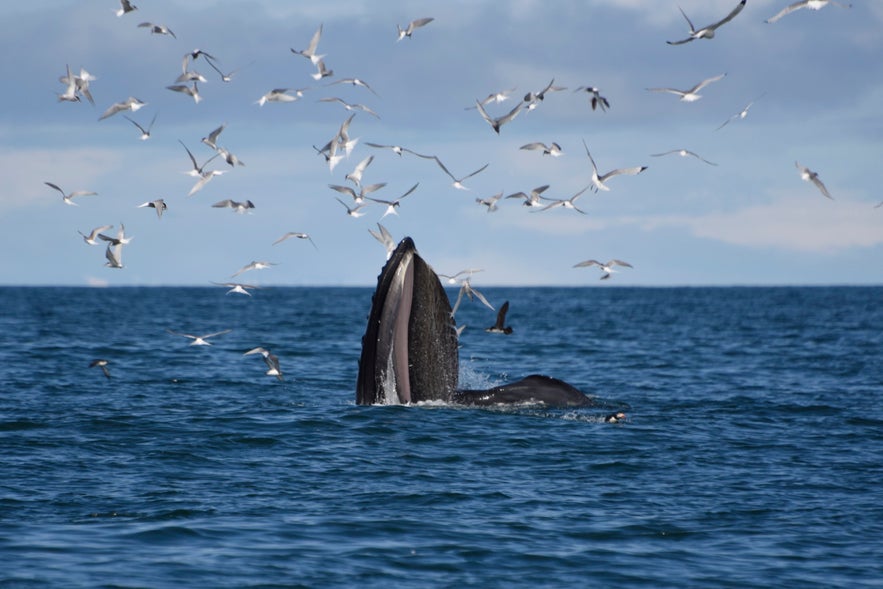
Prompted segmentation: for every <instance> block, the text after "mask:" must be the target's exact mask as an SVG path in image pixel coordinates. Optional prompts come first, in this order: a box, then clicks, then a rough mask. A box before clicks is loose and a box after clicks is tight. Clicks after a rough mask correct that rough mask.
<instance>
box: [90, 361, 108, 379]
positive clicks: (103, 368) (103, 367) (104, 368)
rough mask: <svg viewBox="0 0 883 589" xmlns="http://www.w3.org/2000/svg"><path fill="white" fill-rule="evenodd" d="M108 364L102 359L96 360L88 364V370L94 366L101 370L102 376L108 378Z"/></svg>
mask: <svg viewBox="0 0 883 589" xmlns="http://www.w3.org/2000/svg"><path fill="white" fill-rule="evenodd" d="M108 364H109V362H108V361H107V360H105V359H104V358H96V359H95V360H92V361H91V362H89V368H95V367H96V366H97V367H98V368H100V369H101V372H103V373H104V376H105V377H107V378H110V370H108V369H107V365H108Z"/></svg>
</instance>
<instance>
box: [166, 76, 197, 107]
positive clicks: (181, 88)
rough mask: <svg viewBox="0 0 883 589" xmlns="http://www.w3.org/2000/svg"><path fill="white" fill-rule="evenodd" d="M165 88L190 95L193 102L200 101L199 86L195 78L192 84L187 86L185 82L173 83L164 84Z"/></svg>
mask: <svg viewBox="0 0 883 589" xmlns="http://www.w3.org/2000/svg"><path fill="white" fill-rule="evenodd" d="M166 89H168V90H171V91H172V92H180V93H181V94H186V95H187V96H190V97H191V98H193V102H194V103H195V104H199V103H200V102H202V96H200V94H199V86H197V84H196V80H193V85H192V86H188V85H187V84H173V85H171V86H166Z"/></svg>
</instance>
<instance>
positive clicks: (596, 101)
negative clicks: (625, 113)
mask: <svg viewBox="0 0 883 589" xmlns="http://www.w3.org/2000/svg"><path fill="white" fill-rule="evenodd" d="M580 90H584V91H585V92H586V93H588V94H591V95H592V98H591V99H590V100H589V104H591V105H592V110H595V109H596V108H597V107H599V106H600V107H601V110H603V111H607V109H608V108H610V102H609V101H608V100H607V99H606V98H604V97H603V96H601V91H600V90H599V89H598V88H596V87H594V86H580V87H579V88H577V89H576V90H574V92H579V91H580Z"/></svg>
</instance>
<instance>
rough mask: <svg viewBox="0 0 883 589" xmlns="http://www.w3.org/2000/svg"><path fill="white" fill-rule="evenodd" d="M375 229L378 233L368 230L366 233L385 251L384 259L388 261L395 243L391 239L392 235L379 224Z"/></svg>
mask: <svg viewBox="0 0 883 589" xmlns="http://www.w3.org/2000/svg"><path fill="white" fill-rule="evenodd" d="M377 229H378V231H372V230H371V229H369V230H368V233H370V234H371V236H372V237H373V238H374V239H376V240H377V241H379V242H380V245H382V246H383V248H384V249H385V250H386V259H387V260H388V259H389V258H390V257H391V256H392V252H394V251H395V249H396V241H395V239H393V237H392V233H390V232H389V230H388V229H387V228H386V227H384V226H383V225H381V224H380V223H378V224H377Z"/></svg>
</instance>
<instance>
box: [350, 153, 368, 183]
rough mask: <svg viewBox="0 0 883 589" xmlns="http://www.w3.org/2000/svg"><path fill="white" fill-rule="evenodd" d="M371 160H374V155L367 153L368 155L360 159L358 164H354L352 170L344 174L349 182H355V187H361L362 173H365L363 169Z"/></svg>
mask: <svg viewBox="0 0 883 589" xmlns="http://www.w3.org/2000/svg"><path fill="white" fill-rule="evenodd" d="M373 161H374V156H373V155H369V156H368V157H366V158H365V159H363V160H362V161H360V162H359V163H358V164H356V167H355V168H354V169H353V171H352V172H350V173H349V174H347V175H346V178H345V179H346V180H349V181H350V182H352V183H353V184H355V185H356V186H357V187H361V186H362V174H364V173H365V169H366V168H367V167H368V166H370V165H371V162H373Z"/></svg>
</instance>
